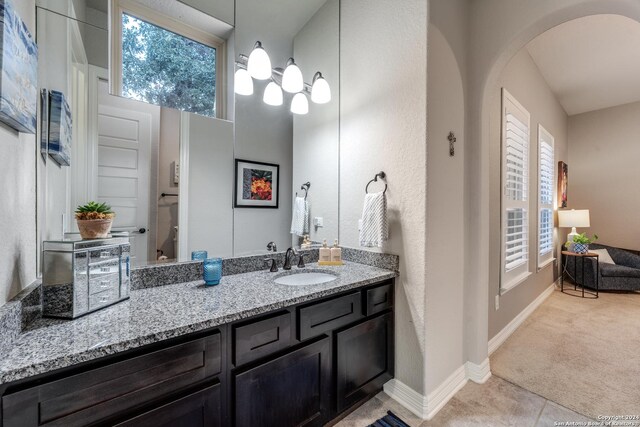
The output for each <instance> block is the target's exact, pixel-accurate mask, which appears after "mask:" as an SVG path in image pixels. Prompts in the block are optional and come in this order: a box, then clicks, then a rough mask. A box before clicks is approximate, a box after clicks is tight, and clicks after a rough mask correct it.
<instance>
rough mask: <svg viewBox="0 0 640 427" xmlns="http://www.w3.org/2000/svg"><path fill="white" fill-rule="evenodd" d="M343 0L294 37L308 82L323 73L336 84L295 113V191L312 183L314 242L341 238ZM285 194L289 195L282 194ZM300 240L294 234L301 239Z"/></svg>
mask: <svg viewBox="0 0 640 427" xmlns="http://www.w3.org/2000/svg"><path fill="white" fill-rule="evenodd" d="M339 7H340V3H339V1H338V0H330V1H328V2H327V3H326V4H325V5H324V6H322V7H321V8H320V10H319V11H318V12H317V13H316V14H315V15H314V16H313V18H311V20H309V22H307V24H306V25H305V26H304V27H303V28H302V30H300V32H299V33H298V34H297V35H296V37H295V38H294V39H293V51H294V55H295V58H296V63H298V65H300V67H301V70H302V73H303V77H304V81H305V82H308V83H311V82H312V81H313V76H314V74H315V73H316V71H321V72H322V74H323V76H324V78H325V79H326V80H327V82H328V83H329V86H330V87H331V91H332V93H331V95H332V100H331V102H329V103H327V104H315V103H313V102H311V100H309V114H306V115H304V116H301V115H294V116H293V165H294V167H293V192H292V193H290V194H295V193H296V192H298V194H299V195H301V194H304V191H302V190H301V189H300V186H301V185H302V184H303V183H305V182H307V181H309V182H310V183H311V189H310V190H309V195H308V198H307V200H308V201H309V203H310V206H311V218H312V219H313V217H322V218H323V219H324V226H323V227H321V228H316V227H314V226H313V225H311V226H310V228H309V231H310V236H311V240H313V241H316V242H321V241H322V240H323V239H327V241H328V242H329V243H333V239H336V238H338V178H339V168H338V161H339V158H338V157H339V150H340V141H339V137H340V134H339V133H340V129H339V125H338V123H339V115H340V85H339V83H340V81H339V74H340V69H339V63H340V40H339V36H340V32H339V28H338V27H339V13H340V11H339ZM283 194H284V193H283ZM297 240H298V238H297V237H294V241H296V243H297Z"/></svg>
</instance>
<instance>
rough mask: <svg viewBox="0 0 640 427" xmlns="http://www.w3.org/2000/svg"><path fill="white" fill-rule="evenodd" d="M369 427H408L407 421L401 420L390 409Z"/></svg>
mask: <svg viewBox="0 0 640 427" xmlns="http://www.w3.org/2000/svg"><path fill="white" fill-rule="evenodd" d="M369 427H409V426H408V425H407V423H405V422H404V421H402V420H401V419H400V418H399V417H398V416H397V415H396V414H394V413H393V412H391V411H387V415H385V416H384V417H382V418H380V419H379V420H378V421H376V422H375V423H373V424H371V425H370V426H369Z"/></svg>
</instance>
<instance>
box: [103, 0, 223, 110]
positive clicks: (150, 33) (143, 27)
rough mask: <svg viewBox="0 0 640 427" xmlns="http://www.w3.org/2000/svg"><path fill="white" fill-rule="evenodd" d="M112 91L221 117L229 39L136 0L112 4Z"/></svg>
mask: <svg viewBox="0 0 640 427" xmlns="http://www.w3.org/2000/svg"><path fill="white" fill-rule="evenodd" d="M112 10H113V11H114V13H112V15H111V29H112V31H111V46H112V47H113V48H112V49H111V61H112V66H111V84H112V91H113V92H115V93H117V94H119V95H121V96H124V97H127V98H131V99H135V100H138V101H144V102H147V103H150V104H155V105H160V106H163V107H169V108H175V109H177V110H181V111H187V112H191V113H196V114H200V115H203V116H208V117H218V118H220V117H223V111H224V108H223V107H224V106H223V102H224V101H223V100H224V97H223V93H224V91H225V81H226V79H225V75H224V73H225V68H224V66H223V63H224V55H225V54H224V51H225V41H224V40H222V39H221V38H218V37H216V36H215V35H212V34H210V33H205V32H203V31H201V30H199V29H197V28H194V27H191V26H189V25H188V24H186V23H185V22H182V21H177V20H175V19H173V18H171V17H169V16H167V15H165V14H163V13H160V12H158V11H157V10H153V9H150V8H148V7H147V6H145V5H143V4H141V3H140V2H136V1H132V0H113V9H112Z"/></svg>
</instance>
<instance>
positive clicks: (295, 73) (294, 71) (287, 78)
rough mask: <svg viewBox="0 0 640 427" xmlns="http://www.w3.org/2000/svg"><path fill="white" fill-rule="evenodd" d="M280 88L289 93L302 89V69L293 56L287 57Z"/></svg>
mask: <svg viewBox="0 0 640 427" xmlns="http://www.w3.org/2000/svg"><path fill="white" fill-rule="evenodd" d="M282 89H284V90H286V91H287V92H289V93H298V92H300V91H302V89H304V80H303V79H302V71H300V68H298V66H297V65H296V63H295V62H294V61H293V58H289V60H288V61H287V68H285V69H284V73H283V74H282Z"/></svg>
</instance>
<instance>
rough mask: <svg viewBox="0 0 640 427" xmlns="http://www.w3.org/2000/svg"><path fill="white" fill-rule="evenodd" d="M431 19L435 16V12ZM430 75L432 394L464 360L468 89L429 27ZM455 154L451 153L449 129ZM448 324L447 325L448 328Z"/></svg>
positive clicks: (428, 262)
mask: <svg viewBox="0 0 640 427" xmlns="http://www.w3.org/2000/svg"><path fill="white" fill-rule="evenodd" d="M429 18H430V20H431V22H434V21H433V20H434V18H435V17H434V15H433V14H430V15H429ZM428 51H429V55H428V58H429V59H428V67H429V72H428V74H427V99H428V102H427V134H428V145H427V253H426V258H427V259H426V276H427V280H426V289H427V290H426V292H427V306H426V312H425V317H426V319H427V322H426V324H427V340H426V350H425V351H426V355H427V357H426V382H427V394H428V393H429V392H431V391H433V390H434V389H435V388H436V387H437V386H438V385H440V384H441V383H442V382H443V381H445V379H446V378H447V377H448V376H449V375H451V373H453V372H454V371H455V370H456V369H458V368H459V367H460V366H462V365H463V364H464V362H465V361H466V360H465V359H464V340H463V339H464V325H463V320H464V315H463V291H464V275H463V270H462V269H461V268H460V265H461V264H463V263H464V232H463V227H462V221H463V216H464V198H463V197H464V191H463V190H464V154H465V149H464V145H465V135H464V92H463V83H462V76H461V74H460V71H459V68H458V64H457V62H456V57H455V56H454V53H453V51H452V49H451V47H450V45H449V44H448V43H447V40H446V39H445V37H444V36H443V34H442V33H441V32H440V30H439V29H438V27H436V26H435V25H431V26H429V34H428ZM450 131H452V132H454V134H455V136H456V139H457V141H456V142H455V156H454V157H450V156H449V141H448V140H447V136H448V134H449V132H450ZM444 325H446V327H444Z"/></svg>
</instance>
